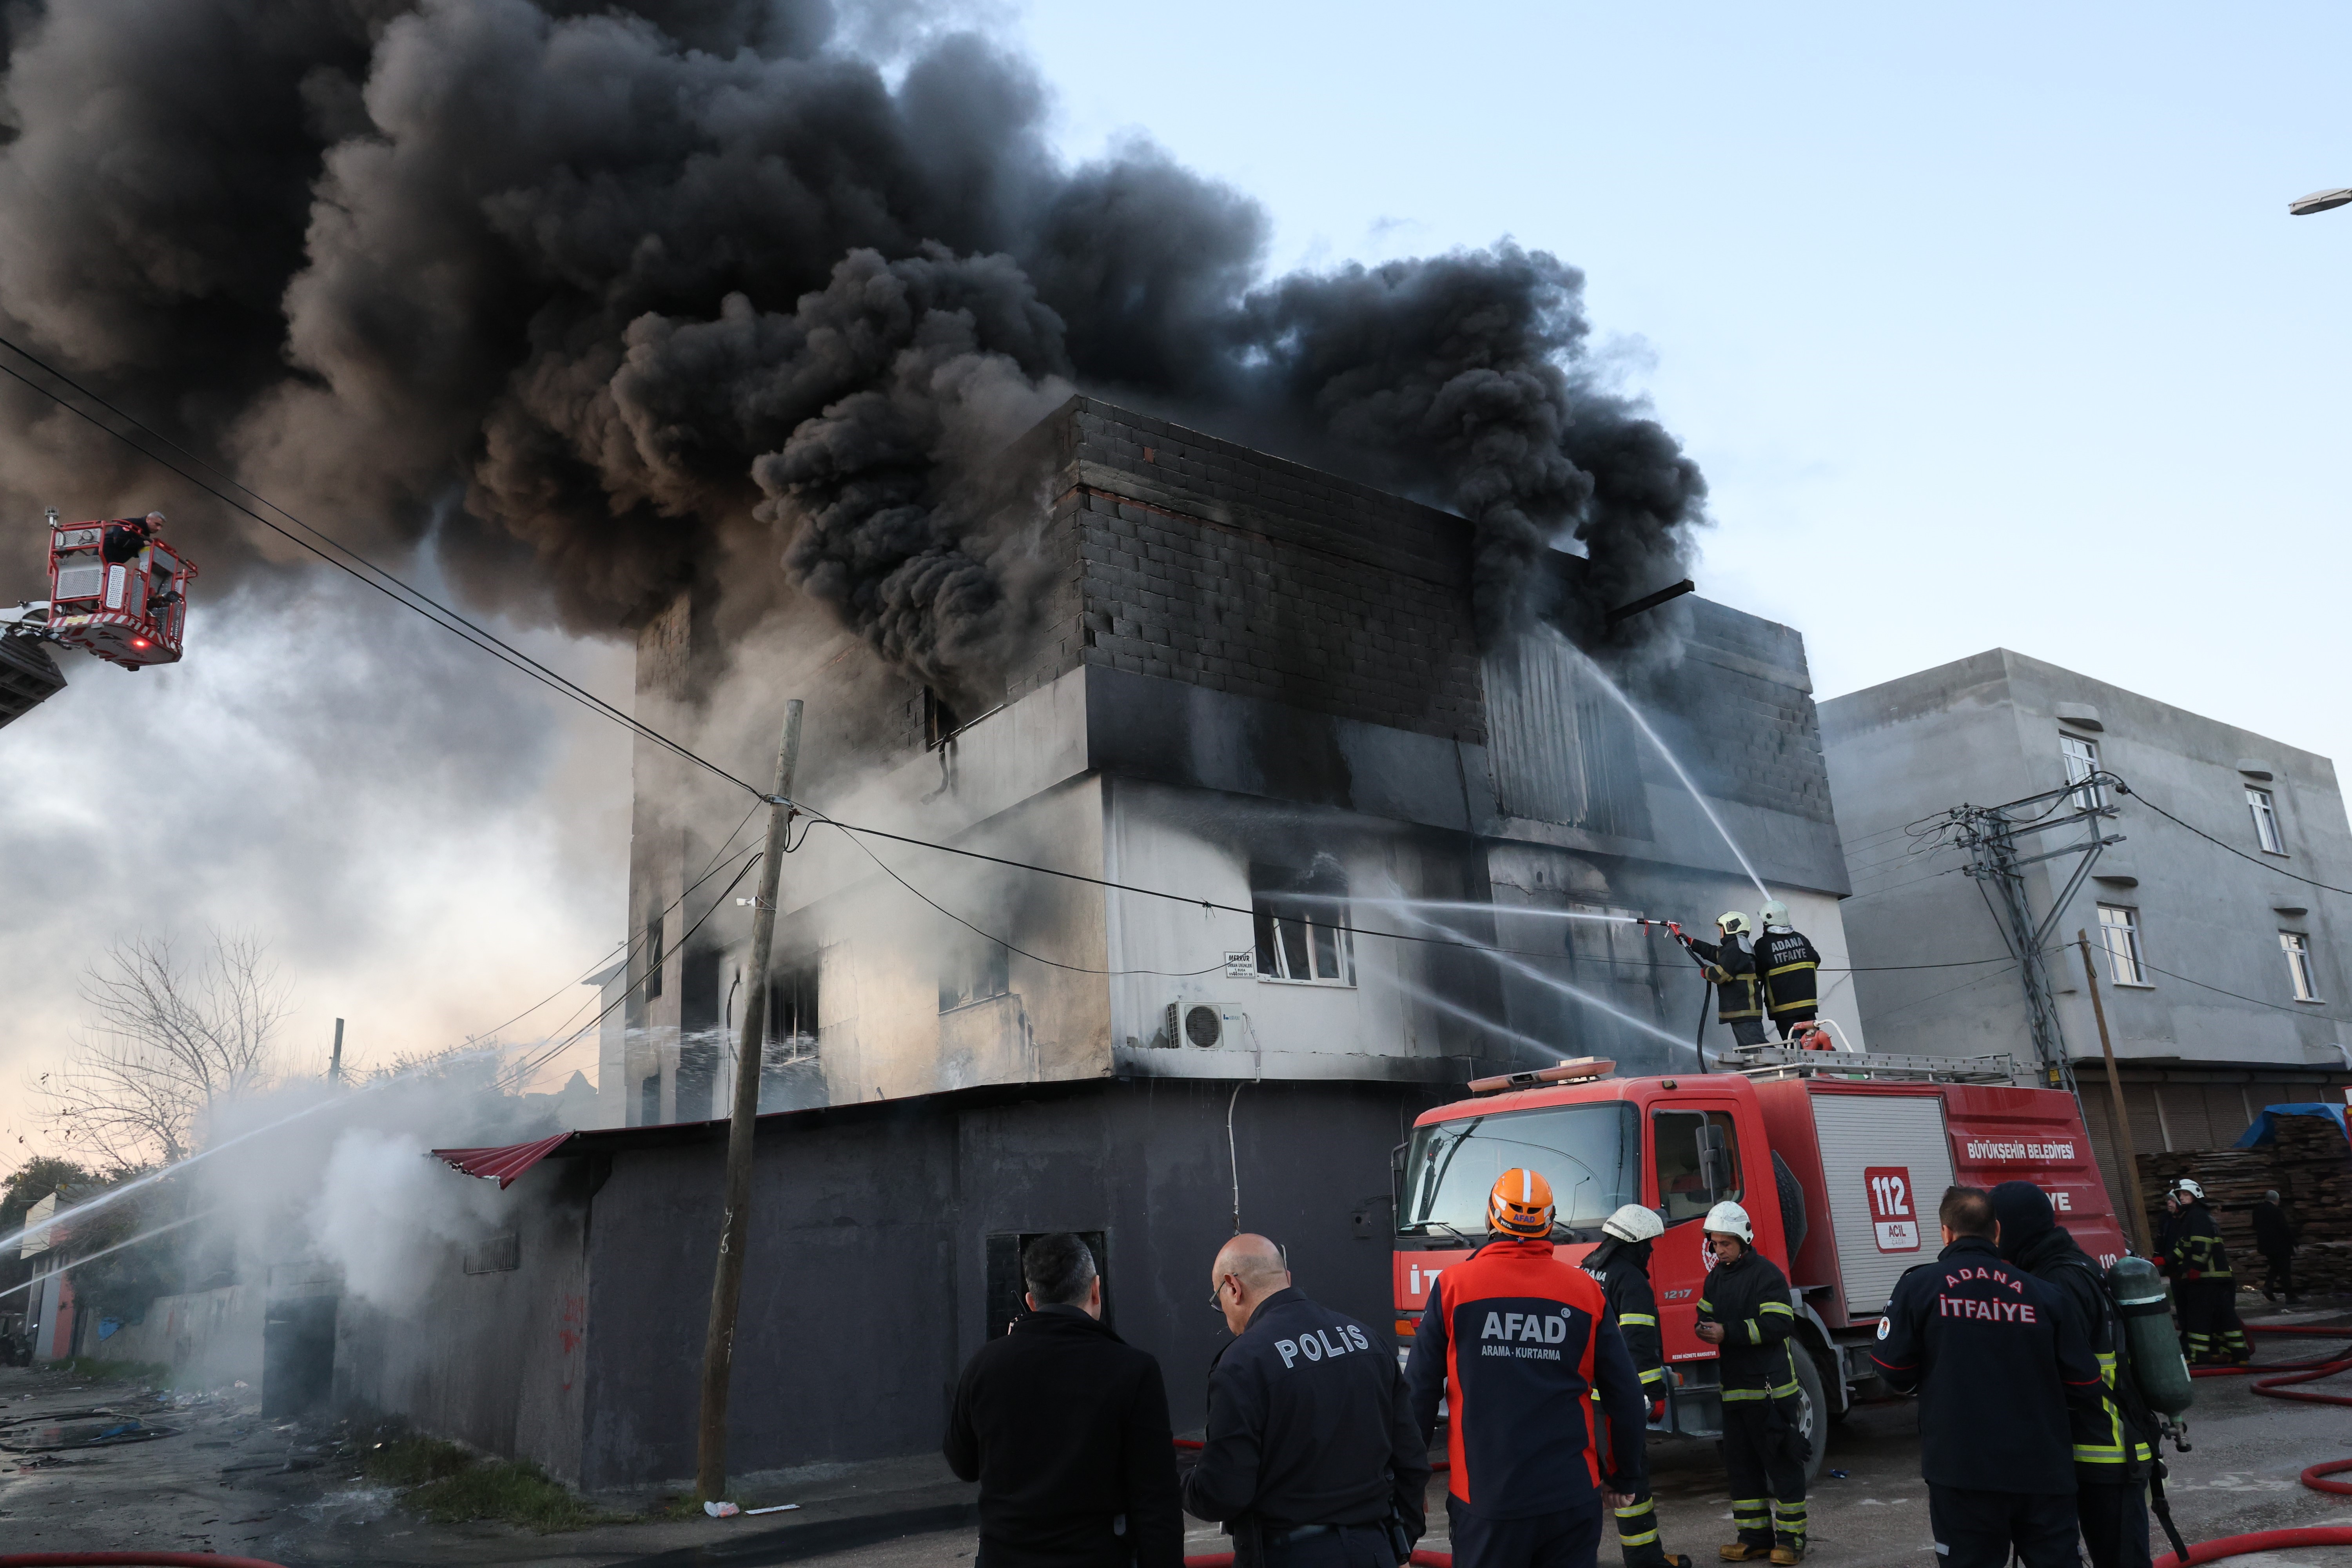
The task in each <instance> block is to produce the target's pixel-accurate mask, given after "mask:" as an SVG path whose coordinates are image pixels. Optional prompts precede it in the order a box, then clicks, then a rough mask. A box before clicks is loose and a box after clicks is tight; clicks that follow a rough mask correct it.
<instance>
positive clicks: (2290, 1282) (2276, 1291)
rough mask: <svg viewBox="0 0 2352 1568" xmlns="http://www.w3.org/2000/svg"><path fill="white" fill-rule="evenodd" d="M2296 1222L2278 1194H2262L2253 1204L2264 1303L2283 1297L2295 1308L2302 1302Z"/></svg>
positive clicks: (2255, 1248) (2255, 1237)
mask: <svg viewBox="0 0 2352 1568" xmlns="http://www.w3.org/2000/svg"><path fill="white" fill-rule="evenodd" d="M2295 1229H2296V1226H2295V1223H2294V1220H2292V1219H2290V1218H2289V1217H2288V1216H2287V1212H2286V1206H2285V1205H2284V1204H2281V1203H2280V1202H2279V1195H2278V1194H2277V1193H2276V1192H2275V1191H2272V1192H2267V1193H2264V1194H2263V1201H2262V1202H2260V1203H2258V1204H2256V1205H2254V1250H2255V1251H2256V1252H2259V1253H2261V1254H2262V1255H2263V1263H2264V1265H2266V1267H2265V1268H2263V1300H2265V1301H2275V1300H2278V1299H2279V1297H2281V1296H2284V1297H2285V1298H2286V1300H2287V1305H2289V1306H2293V1305H2294V1303H2295V1302H2297V1301H2299V1300H2302V1298H2301V1297H2299V1296H2297V1295H2296V1294H2295V1293H2294V1237H2295Z"/></svg>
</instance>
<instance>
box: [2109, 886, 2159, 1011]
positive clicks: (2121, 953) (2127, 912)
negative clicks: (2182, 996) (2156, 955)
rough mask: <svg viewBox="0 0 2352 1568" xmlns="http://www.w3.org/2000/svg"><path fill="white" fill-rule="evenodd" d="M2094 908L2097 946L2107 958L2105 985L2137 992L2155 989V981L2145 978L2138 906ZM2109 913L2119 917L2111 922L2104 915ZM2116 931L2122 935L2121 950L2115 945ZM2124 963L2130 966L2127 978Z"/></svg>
mask: <svg viewBox="0 0 2352 1568" xmlns="http://www.w3.org/2000/svg"><path fill="white" fill-rule="evenodd" d="M2098 910H2099V949H2100V951H2101V952H2105V954H2106V957H2107V982H2108V984H2112V985H2128V986H2130V987H2132V988H2133V989H2135V990H2139V991H2153V990H2155V989H2156V983H2155V982H2154V981H2151V980H2148V979H2147V978H2146V976H2147V973H2148V968H2147V935H2146V933H2145V932H2143V931H2141V930H2140V924H2139V910H2138V908H2137V906H2136V905H2132V904H2101V905H2099V906H2098ZM2109 915H2120V916H2122V917H2123V918H2122V919H2121V920H2116V921H2111V920H2109V919H2108V918H2107V917H2108V916H2109ZM2117 931H2121V932H2122V933H2123V934H2124V938H2125V944H2124V948H2123V949H2121V950H2119V949H2117V947H2116V941H2115V933H2116V932H2117ZM2126 964H2127V965H2129V966H2130V969H2131V973H2130V975H2129V976H2128V977H2126V975H2125V974H2124V973H2123V969H2124V967H2125V966H2126Z"/></svg>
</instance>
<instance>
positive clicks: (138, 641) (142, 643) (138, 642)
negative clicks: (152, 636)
mask: <svg viewBox="0 0 2352 1568" xmlns="http://www.w3.org/2000/svg"><path fill="white" fill-rule="evenodd" d="M146 646H147V639H146V638H145V637H132V638H131V647H146Z"/></svg>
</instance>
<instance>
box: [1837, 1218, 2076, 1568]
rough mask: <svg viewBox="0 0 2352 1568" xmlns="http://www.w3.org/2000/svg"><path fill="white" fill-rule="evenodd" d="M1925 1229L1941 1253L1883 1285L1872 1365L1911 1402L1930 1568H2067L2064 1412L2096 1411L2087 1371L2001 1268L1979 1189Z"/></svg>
mask: <svg viewBox="0 0 2352 1568" xmlns="http://www.w3.org/2000/svg"><path fill="white" fill-rule="evenodd" d="M1936 1217H1937V1220H1938V1221H1939V1222H1940V1223H1941V1225H1942V1227H1943V1235H1944V1249H1943V1251H1942V1252H1940V1253H1938V1254H1937V1258H1936V1261H1935V1262H1933V1263H1927V1264H1922V1265H1920V1266H1919V1267H1918V1268H1913V1269H1911V1270H1910V1271H1909V1272H1908V1273H1906V1274H1905V1275H1904V1276H1903V1278H1902V1279H1900V1280H1898V1281H1896V1283H1895V1294H1894V1296H1893V1297H1892V1298H1891V1299H1889V1300H1888V1301H1887V1303H1886V1311H1885V1316H1884V1317H1882V1318H1880V1320H1879V1322H1878V1348H1877V1349H1876V1350H1875V1351H1874V1352H1872V1353H1871V1362H1872V1364H1873V1365H1874V1366H1875V1367H1876V1368H1877V1369H1878V1374H1879V1375H1880V1376H1881V1377H1883V1378H1885V1380H1886V1383H1887V1385H1888V1386H1889V1387H1891V1388H1893V1389H1894V1390H1895V1392H1896V1393H1898V1394H1908V1393H1911V1392H1912V1391H1914V1390H1916V1391H1917V1392H1918V1394H1919V1472H1920V1474H1921V1476H1922V1477H1924V1478H1925V1479H1926V1480H1927V1521H1928V1523H1929V1525H1930V1526H1931V1527H1932V1528H1933V1529H1934V1531H1935V1532H1936V1562H1937V1568H2004V1565H2005V1564H2006V1563H2008V1562H2009V1560H2010V1554H2011V1552H2012V1551H2014V1552H2015V1553H2016V1554H2017V1556H2018V1557H2020V1558H2021V1559H2022V1560H2023V1562H2024V1563H2025V1568H2075V1563H2076V1558H2075V1554H2074V1532H2075V1531H2076V1529H2077V1522H2076V1520H2075V1517H2074V1466H2073V1465H2072V1464H2071V1463H2069V1460H2070V1459H2071V1458H2072V1449H2071V1439H2070V1434H2071V1431H2072V1429H2073V1420H2072V1414H2071V1413H2072V1412H2073V1411H2074V1410H2096V1409H2097V1408H2098V1407H2099V1400H2100V1393H2101V1390H2100V1383H2099V1363H2098V1362H2097V1360H2096V1359H2095V1358H2094V1357H2093V1356H2092V1354H2091V1347H2090V1344H2089V1342H2087V1341H2086V1340H2085V1339H2084V1337H2083V1331H2082V1328H2081V1326H2080V1324H2079V1323H2078V1322H2077V1321H2076V1320H2075V1316H2074V1311H2073V1310H2072V1309H2071V1308H2069V1307H2067V1306H2065V1305H2064V1304H2063V1301H2062V1299H2061V1298H2060V1296H2059V1294H2058V1292H2057V1290H2056V1289H2054V1288H2053V1287H2052V1286H2049V1285H2046V1284H2044V1283H2042V1281H2041V1280H2039V1279H2035V1278H2033V1276H2032V1275H2031V1274H2030V1273H2028V1272H2027V1271H2026V1270H2025V1269H2023V1268H2019V1267H2016V1266H2014V1265H2011V1264H2006V1263H2003V1262H2002V1260H2001V1256H2000V1247H1998V1246H1996V1245H1995V1244H1994V1241H1993V1237H1994V1235H1995V1233H1996V1228H1997V1227H1996V1225H1995V1222H1994V1220H1993V1211H1992V1200H1991V1198H1990V1195H1989V1194H1987V1193H1986V1192H1985V1191H1984V1189H1983V1188H1981V1187H1953V1188H1951V1189H1949V1190H1948V1191H1947V1192H1946V1193H1945V1194H1944V1201H1943V1204H1942V1205H1941V1206H1940V1207H1939V1208H1938V1210H1937V1216H1936Z"/></svg>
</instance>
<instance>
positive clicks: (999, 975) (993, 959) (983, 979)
mask: <svg viewBox="0 0 2352 1568" xmlns="http://www.w3.org/2000/svg"><path fill="white" fill-rule="evenodd" d="M1012 991H1013V964H1012V955H1011V954H1010V953H1008V952H1006V951H1005V948H1004V944H1003V942H990V943H988V944H987V945H986V946H985V947H982V948H981V949H979V950H978V951H966V952H959V953H957V954H956V955H955V957H954V960H953V962H952V963H951V964H950V967H949V969H948V971H947V973H943V974H941V975H940V1012H942V1013H952V1012H954V1011H955V1010H956V1009H957V1008H959V1007H969V1006H971V1005H972V1004H973V1003H975V1002H985V1001H987V1000H989V998H991V997H992V996H1005V995H1010V994H1012Z"/></svg>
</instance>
